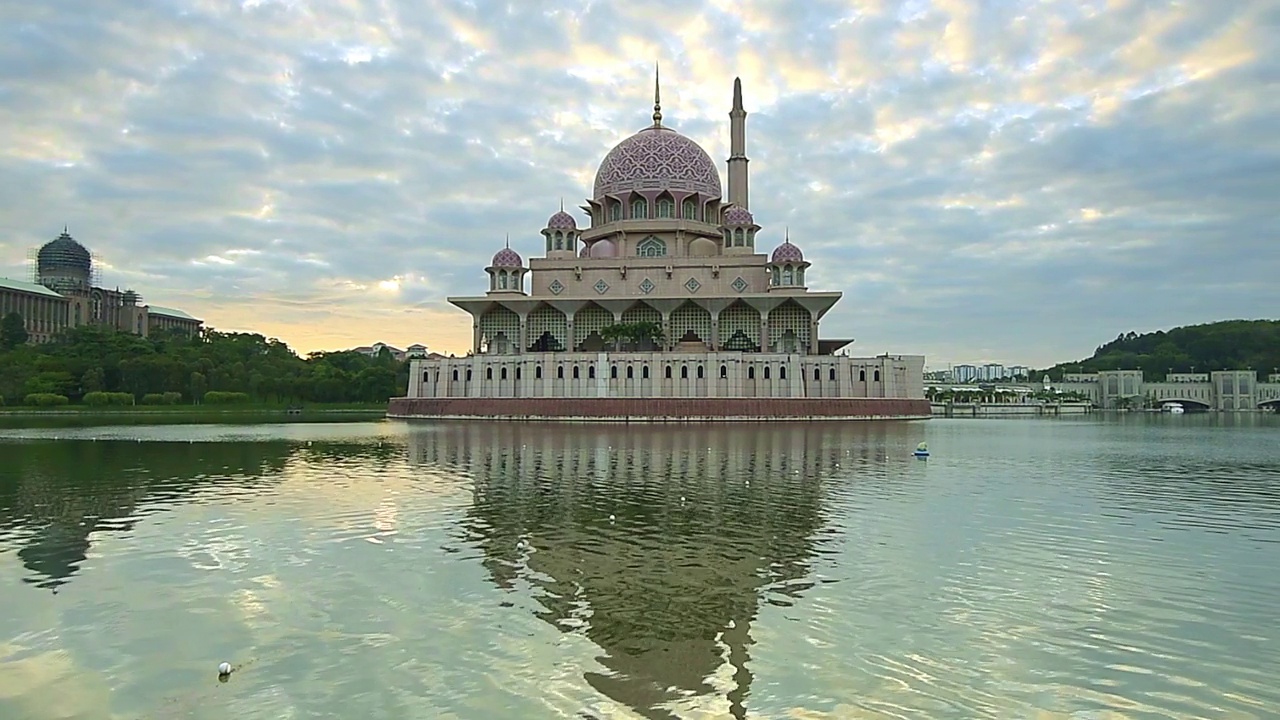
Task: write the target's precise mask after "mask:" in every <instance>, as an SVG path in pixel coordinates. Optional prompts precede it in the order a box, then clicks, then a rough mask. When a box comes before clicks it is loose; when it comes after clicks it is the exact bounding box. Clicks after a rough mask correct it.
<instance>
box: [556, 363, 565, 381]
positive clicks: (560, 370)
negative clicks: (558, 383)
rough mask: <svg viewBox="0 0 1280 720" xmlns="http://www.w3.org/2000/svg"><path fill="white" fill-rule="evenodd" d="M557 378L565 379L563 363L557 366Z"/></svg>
mask: <svg viewBox="0 0 1280 720" xmlns="http://www.w3.org/2000/svg"><path fill="white" fill-rule="evenodd" d="M556 379H557V380H563V379H564V366H563V365H561V366H560V367H558V368H556Z"/></svg>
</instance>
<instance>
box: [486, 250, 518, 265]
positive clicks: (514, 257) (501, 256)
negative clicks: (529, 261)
mask: <svg viewBox="0 0 1280 720" xmlns="http://www.w3.org/2000/svg"><path fill="white" fill-rule="evenodd" d="M489 264H490V266H492V267H506V268H518V267H524V260H521V259H520V253H518V252H516V251H515V250H512V249H511V248H502V249H501V250H499V251H498V252H497V253H496V254H495V255H494V256H493V262H491V263H489Z"/></svg>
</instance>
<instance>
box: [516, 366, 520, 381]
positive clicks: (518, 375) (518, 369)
mask: <svg viewBox="0 0 1280 720" xmlns="http://www.w3.org/2000/svg"><path fill="white" fill-rule="evenodd" d="M516 379H517V380H519V379H520V366H519V365H517V366H516Z"/></svg>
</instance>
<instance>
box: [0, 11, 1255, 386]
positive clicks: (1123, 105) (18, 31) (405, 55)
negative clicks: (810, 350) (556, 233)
mask: <svg viewBox="0 0 1280 720" xmlns="http://www.w3.org/2000/svg"><path fill="white" fill-rule="evenodd" d="M655 60H656V61H660V62H661V63H662V76H663V112H664V122H665V124H667V125H669V126H671V127H674V128H676V129H678V130H680V131H681V132H683V133H685V134H686V135H689V136H690V137H692V138H694V139H695V140H697V141H698V142H699V143H701V144H702V145H703V147H705V148H706V149H707V151H708V152H709V153H710V154H711V156H712V157H713V158H716V159H717V160H721V161H722V160H723V159H724V158H726V157H727V155H728V147H727V146H728V120H727V112H728V109H729V101H730V93H731V87H732V80H733V77H734V76H735V75H740V76H741V77H742V80H743V85H744V89H745V95H746V105H747V110H748V111H749V112H750V113H751V115H750V117H749V118H748V154H749V155H750V157H751V159H752V162H751V170H752V178H751V189H752V210H753V211H754V212H755V215H756V218H757V220H758V221H759V222H760V224H761V225H763V226H765V230H764V231H763V232H762V234H761V238H760V240H759V242H758V245H760V246H762V247H764V248H765V249H767V248H769V247H771V246H772V245H773V244H775V243H777V242H779V241H780V240H781V237H782V231H783V227H784V226H789V227H790V230H791V237H792V239H793V240H794V241H795V242H796V244H798V245H800V246H801V247H802V248H803V249H804V250H805V252H806V254H807V255H808V256H809V258H810V259H811V260H812V261H813V262H814V264H815V266H814V269H813V270H812V271H811V275H810V286H811V287H814V288H820V289H831V290H840V291H843V292H844V293H845V300H844V301H843V302H842V303H841V304H840V305H838V306H837V307H836V310H835V311H833V313H832V314H831V315H829V316H828V320H827V321H826V322H825V325H824V328H825V329H824V335H826V336H829V337H840V336H845V337H847V336H853V337H856V338H857V340H858V342H857V347H859V348H860V349H861V350H862V351H864V352H866V353H868V354H870V353H879V352H884V351H893V352H922V353H925V354H927V355H928V356H929V364H930V366H933V367H941V366H945V365H947V364H949V363H953V362H965V361H1003V362H1007V363H1011V364H1012V363H1026V364H1031V365H1047V364H1049V363H1052V362H1055V361H1058V360H1066V359H1075V358H1078V357H1082V356H1087V355H1089V354H1090V353H1091V352H1092V351H1093V348H1094V347H1095V346H1096V345H1098V344H1100V343H1101V342H1104V341H1106V340H1108V339H1110V338H1113V337H1115V335H1116V334H1117V333H1119V332H1122V331H1127V330H1131V329H1132V330H1138V331H1144V330H1154V329H1157V328H1164V327H1170V326H1174V325H1180V324H1188V323H1196V322H1205V321H1211V320H1217V319H1225V318H1236V317H1266V316H1268V315H1270V316H1275V314H1276V308H1277V307H1280V283H1278V282H1277V278H1280V250H1278V249H1277V247H1276V245H1277V240H1278V238H1277V234H1278V233H1280V229H1278V228H1280V205H1277V204H1276V198H1275V194H1276V192H1277V190H1276V188H1277V187H1280V131H1278V124H1280V120H1278V119H1277V118H1280V92H1278V90H1280V88H1278V87H1277V85H1278V84H1280V2H1278V1H1277V0H1184V1H1183V2H1172V1H1168V0H1061V1H1057V0H934V1H932V2H929V1H927V0H903V1H898V0H844V1H843V2H836V1H834V0H804V2H800V1H799V0H796V1H793V2H785V1H783V0H736V1H735V0H656V1H652V2H644V1H636V2H626V3H623V2H603V1H599V0H597V1H592V0H586V1H584V2H583V1H570V0H565V1H563V2H544V1H541V0H520V1H519V2H510V3H500V2H489V1H487V0H472V1H471V2H466V1H453V2H445V1H438V2H432V1H429V0H327V1H326V0H127V1H125V0H118V1H115V2H104V1H103V0H54V1H50V2H25V3H20V2H9V3H4V4H3V5H0V138H3V140H2V141H0V276H8V277H15V278H20V277H26V276H29V274H30V270H29V269H28V266H27V257H28V253H29V252H30V250H31V249H32V248H33V247H35V246H37V245H39V244H40V243H41V242H44V241H46V240H49V239H52V238H53V237H55V236H56V235H57V234H58V233H59V232H60V231H61V230H62V226H63V224H64V223H65V224H67V225H69V226H70V228H71V232H72V234H73V235H74V236H76V237H77V238H78V239H79V240H81V241H82V242H83V243H85V244H86V245H87V246H89V247H90V248H91V249H92V250H93V251H94V252H95V253H96V254H97V255H98V256H99V257H100V261H101V267H102V277H103V280H104V281H105V282H106V283H107V284H109V285H112V286H114V285H120V286H129V287H133V288H135V289H137V290H138V291H139V292H140V293H142V295H143V297H144V300H146V301H149V302H151V303H154V304H157V305H166V306H170V307H179V308H183V309H185V310H188V311H189V312H192V313H194V314H196V315H198V316H200V317H202V318H204V319H205V320H206V321H207V322H208V323H209V324H211V325H213V326H215V327H217V328H219V329H227V330H255V331H259V332H262V333H264V334H268V335H273V336H276V337H280V338H282V339H284V340H285V341H287V342H288V343H289V344H290V345H292V346H293V347H294V348H295V349H297V350H299V351H303V352H306V351H310V350H315V349H321V348H342V347H350V346H353V345H356V344H366V343H369V342H373V341H376V340H383V341H386V342H390V343H392V344H398V345H400V346H403V345H405V344H408V343H411V342H425V343H426V344H428V345H429V346H431V347H432V348H433V349H438V350H443V351H446V352H448V351H463V350H465V349H466V347H467V345H468V344H469V342H470V322H469V318H468V316H467V315H466V314H465V313H463V312H462V311H460V310H455V309H453V308H452V307H451V306H450V305H448V304H447V303H446V302H445V300H444V298H445V296H446V295H455V294H478V293H480V292H482V290H483V288H484V285H485V282H486V281H485V275H484V273H483V271H482V269H481V268H483V266H484V265H485V264H486V263H487V260H488V259H489V257H490V256H491V255H492V253H493V252H494V251H495V250H496V249H498V248H500V247H501V246H502V243H503V238H504V236H505V234H506V233H510V234H511V241H512V246H513V247H514V248H516V249H517V250H519V251H521V252H522V254H524V255H525V256H526V257H528V256H529V255H531V254H533V253H535V252H536V251H537V250H538V248H539V247H540V246H541V242H542V239H541V236H540V235H538V230H539V229H540V228H541V227H542V226H543V224H544V223H545V221H546V218H547V216H548V215H550V214H551V213H552V212H554V211H555V210H556V209H558V207H559V202H560V198H561V197H564V198H565V204H566V206H569V207H573V206H576V205H578V204H580V203H581V199H582V198H583V197H584V196H586V195H587V194H589V193H590V189H591V182H592V178H593V176H594V173H595V170H596V167H597V166H598V164H599V162H600V159H601V158H602V157H603V156H604V154H605V153H606V152H607V151H608V149H609V148H610V147H611V146H612V145H613V144H615V143H616V142H618V141H619V140H621V139H622V138H623V137H626V136H627V135H629V134H631V133H632V132H634V131H636V130H638V129H639V128H641V127H644V126H645V125H647V124H648V118H649V114H650V112H651V107H650V104H651V92H652V90H651V87H652V71H653V70H652V69H653V63H654V61H655ZM722 172H723V166H722ZM580 222H581V221H580Z"/></svg>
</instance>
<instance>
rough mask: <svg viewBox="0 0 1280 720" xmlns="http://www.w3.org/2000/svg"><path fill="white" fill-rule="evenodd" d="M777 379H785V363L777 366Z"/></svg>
mask: <svg viewBox="0 0 1280 720" xmlns="http://www.w3.org/2000/svg"><path fill="white" fill-rule="evenodd" d="M778 379H779V380H786V379H787V366H786V365H783V366H782V367H780V368H778Z"/></svg>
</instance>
